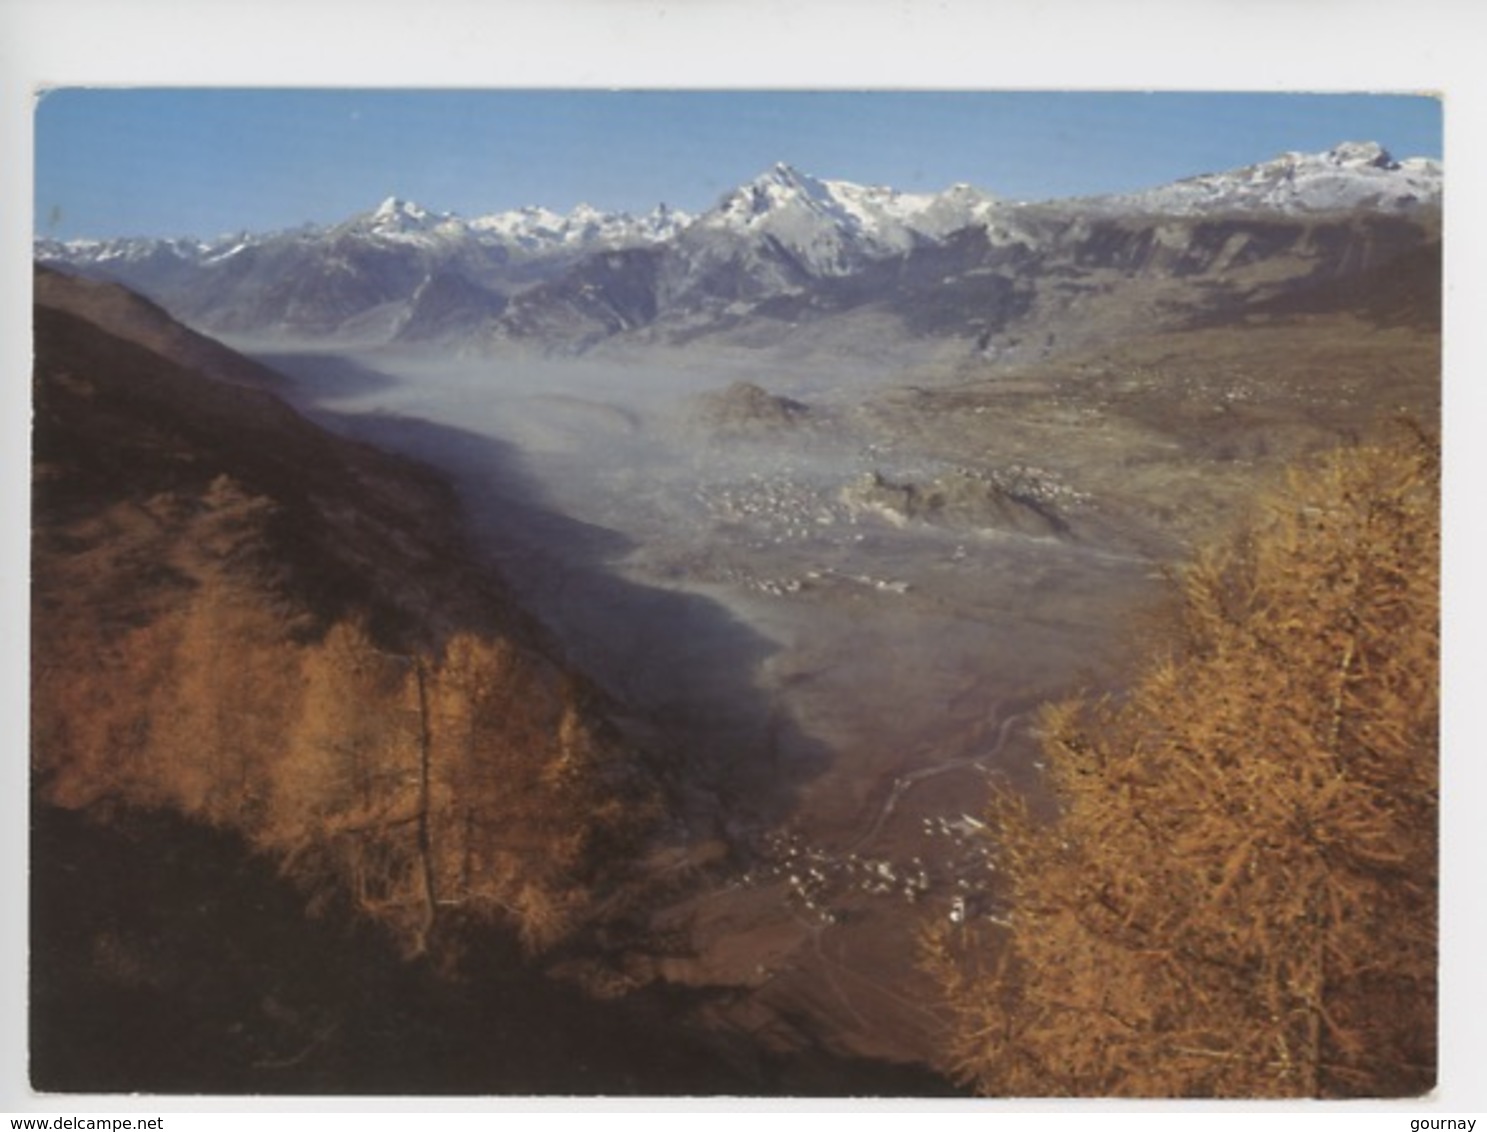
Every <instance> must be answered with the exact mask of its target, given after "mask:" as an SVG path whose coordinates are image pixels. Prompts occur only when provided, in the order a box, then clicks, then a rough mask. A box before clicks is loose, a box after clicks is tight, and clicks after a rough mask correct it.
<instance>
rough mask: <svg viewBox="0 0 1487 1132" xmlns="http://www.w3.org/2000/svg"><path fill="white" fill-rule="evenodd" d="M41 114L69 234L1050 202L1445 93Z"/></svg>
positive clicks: (116, 104)
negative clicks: (368, 217) (724, 207)
mask: <svg viewBox="0 0 1487 1132" xmlns="http://www.w3.org/2000/svg"><path fill="white" fill-rule="evenodd" d="M35 125H36V184H35V189H36V197H35V206H36V227H37V231H38V233H39V234H43V235H54V236H58V237H64V238H68V237H74V236H111V235H160V236H167V235H196V236H212V235H217V234H220V233H224V232H229V231H235V230H238V229H250V230H264V229H273V228H283V227H292V226H294V225H298V224H301V223H304V222H306V221H310V222H315V223H327V222H331V221H336V220H340V219H343V218H345V217H347V216H349V215H351V214H353V213H356V212H360V211H363V210H365V209H368V208H371V207H374V206H375V205H376V204H377V202H378V201H380V200H381V199H383V198H384V197H386V196H389V195H398V196H402V197H406V198H409V199H412V200H415V201H418V202H419V203H421V204H423V205H425V206H426V207H429V208H432V209H436V210H439V211H450V212H456V213H459V214H461V215H465V216H476V215H480V214H482V213H487V212H495V211H500V210H503V209H507V208H515V207H518V206H521V205H524V204H542V205H546V206H548V207H550V208H555V209H558V210H566V209H569V208H571V207H573V206H574V205H575V204H577V203H579V202H580V201H587V202H589V203H591V204H594V205H596V206H598V207H600V208H606V209H629V210H632V211H644V210H648V209H650V208H652V207H654V206H655V205H656V204H657V203H659V202H662V201H665V202H666V203H667V204H670V205H672V206H673V207H677V208H683V209H687V210H691V211H697V210H701V209H704V208H707V207H709V206H710V205H711V204H713V203H714V202H715V201H716V200H717V198H718V197H719V196H720V195H721V194H722V193H723V192H725V191H726V190H728V189H729V188H731V187H732V186H734V185H736V184H738V183H740V182H742V181H745V180H747V179H749V178H750V177H752V176H754V175H756V174H757V173H759V172H760V171H762V170H763V169H765V168H767V167H768V166H769V165H771V164H772V163H774V162H775V161H787V162H789V163H791V164H793V165H795V166H797V167H798V168H800V169H802V170H804V171H806V172H809V173H813V174H815V175H817V176H821V177H832V178H840V179H845V180H851V181H859V182H863V183H868V184H887V185H892V186H894V187H895V188H899V189H905V190H935V189H941V188H944V187H946V186H947V185H949V184H952V183H954V182H957V181H968V182H971V183H972V184H975V185H978V186H980V187H982V188H985V189H988V190H990V191H992V192H994V193H997V194H999V195H1003V196H1008V197H1012V198H1018V199H1043V198H1050V197H1058V196H1072V195H1079V194H1086V193H1096V192H1110V191H1120V190H1126V189H1133V188H1140V187H1144V186H1148V185H1154V184H1160V183H1163V182H1165V181H1169V180H1173V179H1176V178H1178V177H1184V176H1190V175H1192V174H1196V173H1202V172H1209V171H1213V170H1217V169H1225V168H1230V167H1233V166H1238V165H1245V164H1249V163H1251V162H1254V161H1259V160H1264V159H1266V158H1269V157H1272V156H1274V155H1275V154H1277V153H1280V152H1282V151H1284V150H1287V149H1299V150H1308V151H1315V150H1322V149H1326V148H1328V147H1330V146H1331V145H1333V144H1335V143H1336V142H1338V141H1343V140H1376V141H1379V142H1382V143H1383V144H1384V145H1385V146H1386V147H1388V148H1389V149H1390V150H1391V151H1392V152H1393V153H1394V154H1395V155H1396V156H1400V157H1405V156H1417V155H1419V156H1431V157H1439V156H1441V112H1440V105H1439V103H1437V102H1436V101H1435V100H1434V99H1431V98H1426V97H1411V96H1399V95H1345V94H1304V95H1303V94H1295V95H1293V94H1215V93H1208V94H1172V93H1162V94H1140V93H1120V94H1113V93H1108V94H1100V93H1077V94H1076V93H1066V94H1056V93H1010V92H979V93H978V92H954V93H930V92H914V93H903V92H899V93H890V92H882V91H880V92H866V93H856V92H821V91H816V92H797V93H787V92H739V91H728V92H723V91H715V92H682V91H619V92H604V91H545V92H542V91H512V90H506V91H495V90H488V91H469V90H467V91H452V90H445V91H436V90H406V89H405V90H380V91H367V90H273V89H78V88H72V89H60V90H54V91H51V92H49V93H47V94H46V95H44V96H43V97H42V98H41V99H40V101H39V102H38V104H37V111H36V122H35Z"/></svg>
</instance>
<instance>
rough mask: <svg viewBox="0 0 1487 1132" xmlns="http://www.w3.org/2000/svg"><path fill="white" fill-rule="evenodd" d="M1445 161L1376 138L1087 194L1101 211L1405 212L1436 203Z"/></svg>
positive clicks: (1179, 213)
mask: <svg viewBox="0 0 1487 1132" xmlns="http://www.w3.org/2000/svg"><path fill="white" fill-rule="evenodd" d="M1442 180H1443V167H1442V165H1441V163H1440V162H1439V161H1434V160H1431V159H1429V158H1424V157H1413V158H1408V159H1406V160H1404V161H1396V160H1395V159H1394V158H1393V157H1392V156H1391V155H1390V153H1389V151H1388V150H1386V149H1384V147H1383V146H1381V145H1379V144H1378V143H1377V142H1343V143H1342V144H1341V145H1337V146H1334V147H1333V148H1332V149H1330V150H1328V151H1327V152H1326V153H1316V154H1307V153H1296V152H1289V153H1283V154H1281V155H1280V156H1279V157H1276V158H1274V159H1272V160H1270V161H1265V162H1261V163H1260V164H1258V165H1249V166H1245V167H1244V168H1242V169H1234V170H1230V171H1228V172H1224V173H1205V174H1203V175H1201V176H1197V177H1190V178H1187V179H1185V180H1182V181H1176V182H1174V183H1172V184H1170V185H1163V186H1160V187H1158V188H1154V189H1147V190H1144V191H1141V192H1135V193H1124V194H1119V195H1114V196H1105V197H1095V198H1085V199H1084V200H1081V201H1078V202H1074V201H1066V202H1063V203H1065V204H1075V203H1078V204H1081V205H1084V206H1087V207H1091V208H1093V209H1095V210H1097V211H1101V212H1122V211H1129V212H1141V213H1164V214H1168V215H1174V216H1193V215H1202V214H1206V213H1219V212H1240V211H1242V212H1279V213H1284V214H1287V215H1295V214H1303V213H1312V212H1336V211H1343V210H1349V209H1359V208H1366V209H1373V210H1377V211H1384V212H1405V211H1410V210H1413V209H1417V208H1420V207H1429V206H1432V205H1438V204H1439V203H1440V200H1441V185H1442Z"/></svg>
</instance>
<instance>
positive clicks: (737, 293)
mask: <svg viewBox="0 0 1487 1132" xmlns="http://www.w3.org/2000/svg"><path fill="white" fill-rule="evenodd" d="M1442 181H1443V171H1442V166H1441V164H1440V163H1439V162H1437V161H1433V160H1430V159H1425V158H1410V159H1406V160H1403V161H1397V160H1395V159H1394V158H1393V157H1392V156H1391V155H1390V154H1389V153H1388V152H1387V151H1385V150H1384V149H1383V148H1382V147H1381V146H1379V145H1377V144H1376V143H1372V142H1350V143H1343V144H1341V145H1338V146H1336V147H1334V148H1333V149H1331V150H1329V151H1327V152H1326V153H1322V154H1299V153H1287V154H1284V155H1282V156H1280V157H1277V158H1275V159H1274V160H1271V161H1266V162H1263V163H1260V164H1256V165H1252V166H1248V167H1245V168H1242V169H1237V170H1232V171H1227V172H1220V173H1211V174H1204V175H1201V176H1197V177H1194V178H1190V179H1187V180H1183V181H1178V182H1175V183H1173V184H1169V185H1164V186H1159V187H1156V188H1152V189H1149V190H1145V191H1141V192H1135V193H1125V194H1118V195H1111V196H1104V197H1091V198H1080V199H1073V200H1057V201H1044V202H1018V201H1008V200H1003V199H1000V198H998V197H995V196H993V195H991V194H990V193H987V192H985V191H982V190H980V189H977V188H975V187H973V186H971V185H966V184H958V185H954V186H952V187H951V188H949V189H946V190H945V191H943V192H939V193H904V192H899V191H896V190H894V189H891V188H886V187H874V186H863V185H857V184H853V183H851V182H847V181H838V180H827V179H819V178H816V177H813V176H810V175H808V174H805V173H802V172H800V171H799V170H796V169H794V168H792V167H791V166H789V165H785V164H778V165H775V166H774V167H772V168H771V169H769V170H767V171H765V172H764V173H762V174H761V175H760V176H758V177H756V178H755V179H754V180H752V181H750V182H748V183H746V184H744V185H741V186H739V187H738V188H736V189H734V190H732V191H730V192H728V193H726V194H724V195H723V197H722V198H721V199H720V200H719V201H718V203H717V204H716V205H715V206H714V207H713V208H711V209H709V210H708V211H706V212H703V213H701V214H700V215H697V216H691V215H688V214H686V213H683V212H680V211H675V210H672V209H669V208H667V207H666V206H664V205H662V206H659V207H658V208H657V209H655V210H654V211H652V212H650V213H648V214H645V215H643V216H635V215H631V214H628V213H608V212H603V211H600V210H597V209H594V208H592V207H590V206H587V205H580V206H579V207H578V208H576V209H574V210H573V211H571V212H569V213H567V214H566V215H564V214H559V213H556V212H553V211H550V210H547V209H543V208H538V207H529V208H523V209H518V210H515V211H510V212H503V213H496V214H492V215H488V216H482V217H476V218H474V219H463V218H461V217H459V216H456V215H453V214H450V213H440V212H435V211H431V210H429V209H427V208H425V207H423V206H421V205H419V204H415V203H413V202H410V201H406V200H402V199H399V198H397V197H389V198H388V199H386V200H384V201H383V202H382V203H381V204H380V205H379V206H378V207H376V208H375V209H372V210H370V211H368V212H365V213H362V214H360V215H357V216H353V217H351V218H350V219H348V220H346V221H344V222H341V223H338V224H334V225H330V226H324V227H316V226H305V227H302V228H299V229H294V230H290V231H281V232H274V233H267V234H251V233H239V234H235V235H232V236H229V237H223V238H220V239H215V240H206V241H199V240H186V239H169V240H167V239H128V238H118V239H108V240H74V241H66V242H63V241H56V240H48V239H38V240H37V241H36V244H35V255H36V258H37V260H38V261H39V262H41V263H43V264H46V265H49V266H53V267H56V268H59V269H62V270H66V271H69V272H73V273H77V274H83V275H87V276H92V277H97V278H103V279H108V280H111V281H116V282H120V283H123V284H125V285H127V286H129V287H131V288H133V289H135V290H137V291H139V292H141V293H143V294H145V295H147V296H149V297H150V298H152V299H153V300H155V301H156V302H158V303H160V304H161V305H162V306H164V307H165V308H166V309H167V310H169V311H170V312H171V313H172V314H173V315H174V316H176V317H177V318H180V319H182V320H183V321H185V322H187V323H188V324H190V325H192V326H193V327H196V328H198V329H200V330H203V331H206V332H209V333H215V334H228V335H241V336H260V337H273V338H278V339H298V340H305V339H317V340H324V339H329V340H333V341H337V342H341V343H360V344H381V343H387V342H396V343H401V344H409V345H424V346H434V347H438V348H440V349H443V350H455V351H461V352H475V353H479V352H486V351H491V350H502V349H508V348H511V347H513V346H515V347H521V348H537V349H541V350H561V351H565V352H571V351H574V350H582V349H587V348H590V347H593V346H594V345H596V344H598V343H600V342H604V341H607V340H611V339H616V338H626V337H629V338H635V337H641V338H644V339H648V340H660V341H679V340H686V339H689V338H692V337H695V336H697V335H717V334H722V335H729V334H736V333H737V331H738V328H739V327H740V325H741V324H743V323H745V322H747V323H749V324H751V325H757V320H758V319H761V318H762V319H765V320H769V321H770V322H772V323H774V324H775V325H776V326H777V328H778V329H779V330H780V332H781V333H788V332H789V331H790V330H791V328H793V327H796V326H798V325H799V324H801V323H803V322H819V321H820V320H822V319H824V318H829V317H830V316H832V315H834V314H840V313H842V312H844V311H848V310H858V309H861V308H870V309H872V310H874V311H879V312H882V313H884V314H887V315H889V316H890V317H891V318H893V319H894V320H895V322H896V324H897V325H898V327H899V328H900V329H902V330H903V331H905V332H907V334H909V335H910V336H916V335H918V336H923V335H934V336H939V337H947V336H948V337H951V338H961V339H966V340H969V341H971V342H974V343H977V344H979V345H980V346H981V347H982V348H983V349H984V348H1006V347H1007V346H1008V343H1009V342H1010V341H1011V340H1013V339H1018V340H1020V339H1021V338H1022V337H1025V335H1024V334H1019V333H1018V331H1019V329H1021V330H1023V331H1027V330H1029V329H1038V330H1040V331H1041V327H1042V325H1043V323H1044V322H1046V321H1047V317H1045V316H1047V315H1049V314H1050V313H1052V314H1055V315H1056V314H1057V312H1058V309H1062V307H1060V303H1062V304H1063V306H1065V307H1066V306H1067V305H1068V300H1069V299H1071V298H1073V297H1080V298H1081V299H1082V301H1083V302H1084V304H1085V305H1088V304H1089V303H1090V302H1094V303H1095V305H1098V296H1099V294H1100V293H1101V291H1102V290H1108V288H1106V287H1105V286H1104V284H1103V283H1102V282H1100V281H1097V280H1094V279H1092V278H1090V277H1089V272H1091V271H1115V272H1117V273H1120V274H1121V275H1123V276H1126V277H1131V276H1136V277H1139V276H1142V275H1147V276H1150V275H1152V274H1153V273H1157V274H1162V275H1166V276H1170V275H1173V274H1176V275H1180V276H1189V277H1198V278H1200V279H1202V278H1208V277H1210V276H1213V275H1214V273H1216V272H1221V273H1223V274H1224V279H1223V280H1219V279H1218V278H1216V277H1215V278H1211V279H1209V282H1210V283H1212V285H1213V286H1212V287H1211V288H1210V289H1209V290H1210V293H1209V295H1208V298H1209V299H1217V300H1222V298H1223V295H1222V294H1221V293H1222V292H1223V291H1225V290H1226V289H1228V290H1233V289H1234V287H1235V286H1236V285H1237V283H1236V280H1237V279H1238V277H1237V276H1235V275H1234V272H1235V271H1236V270H1240V271H1241V273H1242V269H1243V268H1245V267H1246V265H1251V264H1254V263H1255V262H1257V261H1259V260H1262V259H1263V260H1266V261H1277V257H1289V260H1288V263H1287V266H1285V268H1284V269H1283V270H1280V271H1279V272H1277V271H1275V270H1270V271H1268V272H1266V273H1263V274H1265V279H1264V280H1263V282H1264V286H1263V287H1262V288H1261V292H1257V293H1256V294H1255V297H1256V298H1257V299H1260V300H1272V299H1274V298H1275V297H1276V295H1277V293H1278V292H1279V291H1281V290H1284V289H1286V288H1287V287H1293V288H1294V287H1304V286H1307V285H1310V284H1314V283H1317V282H1322V281H1326V280H1330V279H1333V278H1335V277H1337V276H1338V275H1339V273H1347V272H1351V271H1354V270H1359V269H1371V268H1375V267H1378V266H1379V265H1380V264H1381V263H1384V262H1387V261H1388V259H1389V258H1390V257H1391V256H1393V255H1395V254H1398V253H1400V252H1402V251H1403V250H1405V249H1406V247H1407V246H1413V245H1415V244H1418V243H1419V242H1420V233H1421V232H1422V231H1423V232H1424V233H1425V237H1424V238H1425V239H1427V240H1428V239H1429V238H1431V236H1432V233H1433V232H1434V229H1435V227H1436V225H1437V224H1438V221H1437V219H1436V218H1437V217H1438V211H1439V206H1440V202H1441V193H1442ZM1060 276H1062V277H1063V278H1064V282H1065V283H1066V284H1068V286H1065V287H1064V288H1063V289H1062V292H1060V291H1059V289H1058V288H1056V287H1050V284H1049V280H1050V279H1055V278H1058V277H1060ZM1076 276H1077V277H1078V280H1079V281H1078V282H1077V283H1075V282H1074V280H1075V277H1076ZM1107 282H1108V281H1107ZM1248 290H1249V289H1247V293H1248ZM1050 304H1052V307H1050ZM1053 308H1057V309H1053ZM1190 313H1191V312H1190ZM1033 316H1036V317H1033ZM1030 318H1031V321H1029V319H1030ZM1055 321H1057V319H1055Z"/></svg>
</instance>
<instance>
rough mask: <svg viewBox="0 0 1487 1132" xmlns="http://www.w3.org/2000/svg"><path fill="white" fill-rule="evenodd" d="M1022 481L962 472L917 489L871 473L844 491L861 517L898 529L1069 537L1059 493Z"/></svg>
mask: <svg viewBox="0 0 1487 1132" xmlns="http://www.w3.org/2000/svg"><path fill="white" fill-rule="evenodd" d="M1021 480H1022V482H1020V483H1019V482H1014V478H1013V477H1009V476H1007V475H996V474H992V473H987V472H980V471H975V470H972V469H969V468H957V469H954V470H952V471H950V472H947V473H945V474H944V475H941V476H937V477H935V478H934V479H932V480H930V481H929V482H928V483H925V484H917V483H914V482H912V481H907V482H903V483H898V482H895V481H893V480H890V479H888V478H886V477H885V476H884V475H883V474H882V473H881V472H868V473H866V474H864V475H863V476H861V477H860V478H858V479H857V480H854V481H853V482H852V483H850V484H848V485H847V486H846V487H845V488H843V489H842V502H843V503H844V504H846V506H847V507H848V508H849V509H851V510H852V511H853V512H854V513H856V514H870V515H876V516H878V517H879V518H883V519H886V520H887V521H889V522H891V523H893V524H894V525H896V526H903V525H904V524H905V523H909V522H924V523H932V524H935V525H937V526H944V527H951V528H956V529H962V530H984V531H1008V532H1011V533H1014V534H1021V535H1030V536H1034V537H1051V536H1062V535H1067V534H1068V533H1069V524H1068V522H1067V520H1066V519H1065V518H1064V517H1063V516H1062V515H1061V514H1060V513H1059V511H1058V509H1057V508H1056V506H1055V504H1054V498H1055V496H1056V495H1057V494H1058V490H1057V488H1055V487H1054V486H1053V485H1048V484H1037V483H1034V482H1032V481H1029V480H1027V479H1026V477H1021Z"/></svg>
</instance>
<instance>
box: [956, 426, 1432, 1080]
mask: <svg viewBox="0 0 1487 1132" xmlns="http://www.w3.org/2000/svg"><path fill="white" fill-rule="evenodd" d="M1438 500H1439V464H1438V456H1437V453H1436V449H1435V446H1434V445H1433V443H1431V442H1430V441H1428V440H1426V439H1424V438H1421V437H1417V436H1414V435H1411V436H1410V438H1409V439H1408V440H1406V441H1405V442H1403V443H1389V444H1377V445H1366V446H1357V447H1353V448H1349V449H1347V450H1344V451H1340V452H1338V453H1336V454H1335V455H1334V456H1332V457H1331V458H1329V459H1327V460H1326V461H1324V462H1322V463H1321V464H1320V465H1319V466H1317V467H1314V468H1311V469H1309V470H1305V471H1298V472H1296V473H1295V474H1293V475H1292V476H1291V478H1290V479H1289V481H1288V482H1287V484H1286V485H1285V486H1284V488H1282V489H1280V490H1277V491H1275V492H1273V493H1272V494H1270V495H1269V496H1268V497H1267V498H1266V499H1265V500H1264V501H1263V503H1262V504H1261V505H1260V506H1259V508H1258V509H1257V513H1256V515H1255V517H1254V518H1253V520H1252V521H1251V522H1249V523H1248V524H1247V525H1246V526H1245V527H1244V529H1243V530H1242V531H1241V532H1240V533H1238V534H1237V535H1235V536H1234V537H1232V538H1231V539H1230V540H1229V541H1227V542H1226V543H1224V544H1223V545H1221V546H1219V547H1217V548H1215V549H1212V550H1210V551H1208V552H1206V553H1204V554H1202V555H1200V556H1199V557H1198V558H1197V560H1196V561H1195V562H1193V563H1192V565H1191V566H1190V567H1189V568H1188V569H1187V570H1186V571H1185V572H1184V573H1182V574H1181V576H1180V578H1179V581H1178V586H1177V596H1176V601H1175V611H1174V613H1173V616H1172V626H1171V633H1170V638H1169V639H1168V640H1167V641H1166V642H1165V645H1164V647H1163V648H1162V649H1160V650H1158V655H1156V656H1155V657H1153V658H1152V659H1151V660H1150V662H1149V663H1148V664H1147V665H1146V666H1145V668H1144V669H1143V670H1142V671H1141V672H1140V673H1139V675H1138V676H1137V677H1136V678H1135V679H1134V681H1133V682H1132V683H1131V684H1130V686H1129V688H1128V690H1127V691H1125V692H1124V693H1122V694H1120V695H1112V696H1107V697H1105V698H1101V699H1095V700H1090V699H1074V700H1070V701H1068V702H1064V703H1061V704H1058V705H1056V706H1052V707H1050V708H1048V709H1046V710H1045V712H1044V714H1043V716H1042V719H1041V743H1042V748H1043V757H1044V761H1045V764H1046V766H1047V784H1048V787H1049V789H1050V794H1051V796H1052V798H1053V800H1054V802H1055V805H1056V809H1055V810H1054V811H1053V813H1052V814H1050V812H1048V811H1047V810H1046V809H1039V808H1038V807H1037V806H1036V804H1035V803H1029V802H1028V801H1027V800H1026V799H1024V798H1019V797H1014V796H1011V795H1010V794H1008V795H1005V796H1002V797H1000V798H999V799H998V800H997V801H996V803H995V805H994V818H995V821H994V825H993V828H994V829H996V830H997V831H998V832H997V833H996V836H997V838H998V842H999V858H998V867H999V870H1000V875H1001V876H1002V878H1003V882H1004V885H1005V889H1004V891H1003V893H1002V896H1003V898H1004V900H1005V905H1006V909H1007V915H1006V917H1005V924H1004V925H1003V926H998V925H997V924H996V923H994V922H991V921H980V922H978V923H977V924H975V925H967V926H966V927H965V928H963V929H950V930H947V931H943V932H940V933H939V934H938V935H937V936H936V937H935V938H934V939H932V940H931V941H930V946H929V955H930V958H929V965H930V967H931V968H932V970H933V971H934V972H935V973H936V975H937V976H938V977H939V980H940V982H941V985H942V987H943V989H944V990H945V992H946V997H947V1001H948V1002H949V1004H950V1007H951V1009H952V1011H953V1014H954V1018H955V1022H954V1026H953V1036H952V1041H951V1047H952V1050H951V1052H952V1057H953V1060H954V1064H955V1065H956V1067H957V1069H958V1070H959V1072H960V1073H961V1074H962V1075H963V1076H964V1078H965V1079H966V1080H967V1081H969V1082H971V1083H973V1084H974V1085H975V1087H976V1088H978V1089H979V1090H980V1091H983V1092H985V1093H988V1094H993V1095H1085V1096H1216V1097H1240V1096H1267V1097H1271V1096H1274V1097H1340V1096H1360V1095H1409V1094H1418V1093H1421V1092H1423V1091H1426V1090H1428V1089H1429V1088H1431V1087H1432V1086H1433V1084H1434V1081H1435V1057H1436V1052H1435V1027H1436V1022H1435V1010H1436V932H1437V783H1438V774H1437V761H1438V736H1437V724H1438V690H1437V681H1438V639H1439V637H1438V629H1439V625H1438V622H1439V613H1438V611H1439V603H1438V592H1437V585H1438V571H1439V537H1440V536H1439V510H1438ZM1035 809H1038V812H1036V813H1035V812H1034V811H1035Z"/></svg>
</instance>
